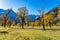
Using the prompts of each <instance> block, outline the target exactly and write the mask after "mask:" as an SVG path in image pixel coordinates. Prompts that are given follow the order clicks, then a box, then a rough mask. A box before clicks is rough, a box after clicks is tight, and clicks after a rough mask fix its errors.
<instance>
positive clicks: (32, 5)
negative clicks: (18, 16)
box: [0, 0, 60, 15]
mask: <svg viewBox="0 0 60 40" xmlns="http://www.w3.org/2000/svg"><path fill="white" fill-rule="evenodd" d="M58 5H60V0H0V9H5V10H6V9H8V8H12V9H13V10H14V11H15V12H17V11H18V8H20V7H24V6H26V7H27V9H28V10H29V14H34V15H39V13H38V11H37V10H38V9H39V8H41V7H42V6H44V10H45V12H48V11H49V10H51V9H52V8H54V7H56V6H58Z"/></svg>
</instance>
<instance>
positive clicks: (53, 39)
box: [0, 26, 60, 40]
mask: <svg viewBox="0 0 60 40" xmlns="http://www.w3.org/2000/svg"><path fill="white" fill-rule="evenodd" d="M46 29H47V30H46V31H43V30H42V27H34V28H32V27H29V28H28V27H25V29H21V28H19V27H17V26H14V27H11V28H8V27H6V28H4V27H0V32H1V31H7V32H8V33H5V34H4V33H0V40H60V31H59V30H58V29H59V27H52V28H49V27H46ZM48 29H49V30H48ZM50 29H51V30H50Z"/></svg>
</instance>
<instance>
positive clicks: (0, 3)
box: [0, 0, 9, 9]
mask: <svg viewBox="0 0 60 40" xmlns="http://www.w3.org/2000/svg"><path fill="white" fill-rule="evenodd" d="M0 8H2V9H8V8H9V6H8V5H7V3H6V1H5V0H0Z"/></svg>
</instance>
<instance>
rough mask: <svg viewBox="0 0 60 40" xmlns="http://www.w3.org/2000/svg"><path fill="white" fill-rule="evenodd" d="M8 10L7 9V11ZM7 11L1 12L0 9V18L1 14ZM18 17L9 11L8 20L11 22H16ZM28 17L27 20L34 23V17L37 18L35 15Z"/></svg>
mask: <svg viewBox="0 0 60 40" xmlns="http://www.w3.org/2000/svg"><path fill="white" fill-rule="evenodd" d="M7 10H8V9H7ZM7 10H3V9H0V16H1V15H2V14H5V13H6V12H7ZM17 16H18V15H17V14H16V13H15V12H14V11H13V10H11V11H10V13H9V14H8V18H9V19H11V20H13V21H15V22H16V23H17V22H18V21H17V18H16V17H17ZM28 17H29V20H30V21H31V22H32V21H34V20H35V19H36V17H38V16H37V15H29V16H28Z"/></svg>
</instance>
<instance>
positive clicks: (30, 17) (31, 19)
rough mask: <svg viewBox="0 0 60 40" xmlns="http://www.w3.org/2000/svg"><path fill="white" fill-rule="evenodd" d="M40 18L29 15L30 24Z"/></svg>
mask: <svg viewBox="0 0 60 40" xmlns="http://www.w3.org/2000/svg"><path fill="white" fill-rule="evenodd" d="M38 17H39V16H38V15H29V20H30V22H32V21H35V20H36V19H37V18H38Z"/></svg>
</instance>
